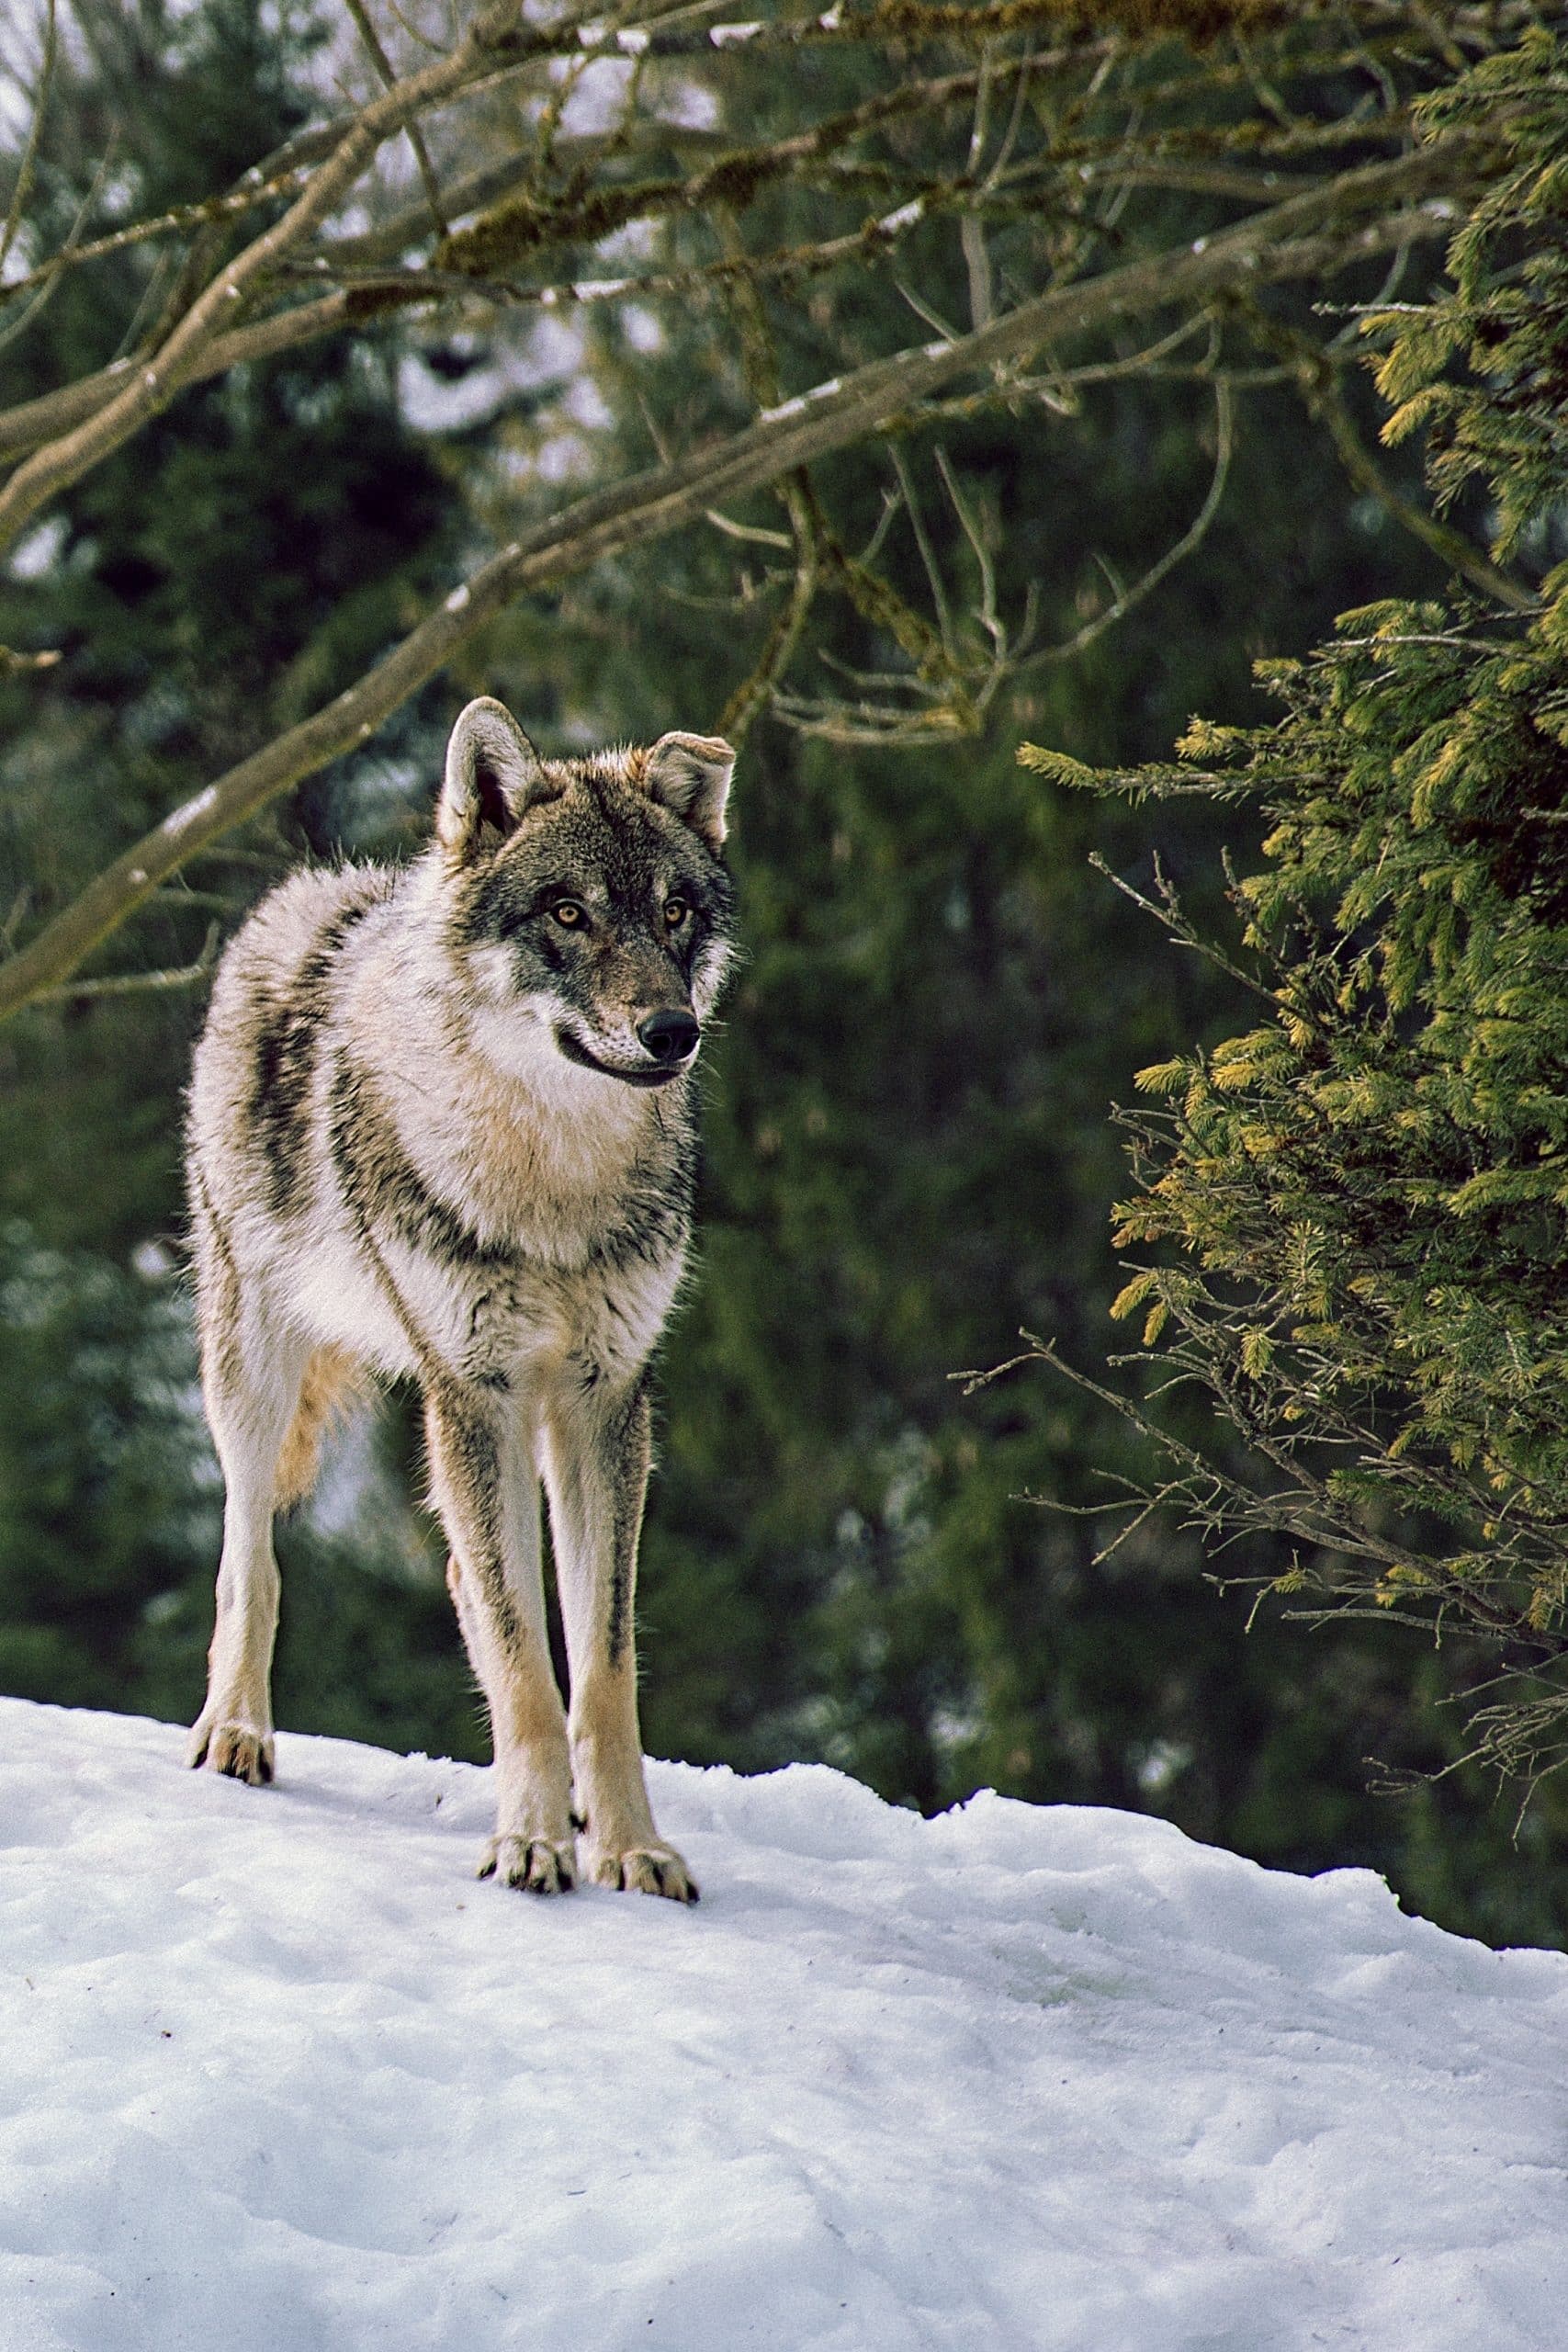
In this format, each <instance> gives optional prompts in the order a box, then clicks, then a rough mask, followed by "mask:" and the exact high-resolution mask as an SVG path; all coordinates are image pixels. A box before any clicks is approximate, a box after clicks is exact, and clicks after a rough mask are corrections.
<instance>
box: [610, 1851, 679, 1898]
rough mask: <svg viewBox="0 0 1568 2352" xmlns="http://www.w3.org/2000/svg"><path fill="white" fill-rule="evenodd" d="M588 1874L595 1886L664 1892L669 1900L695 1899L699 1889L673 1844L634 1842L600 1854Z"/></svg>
mask: <svg viewBox="0 0 1568 2352" xmlns="http://www.w3.org/2000/svg"><path fill="white" fill-rule="evenodd" d="M592 1877H593V1883H594V1884H595V1885H596V1886H618V1887H624V1888H625V1889H626V1892H627V1893H628V1894H667V1895H668V1896H669V1897H670V1899H671V1902H672V1903H695V1902H696V1901H697V1899H698V1897H699V1894H700V1893H701V1889H700V1888H699V1887H698V1885H697V1882H696V1880H695V1879H694V1877H693V1876H692V1873H691V1871H689V1870H688V1869H687V1868H686V1865H685V1863H684V1862H683V1861H682V1859H681V1857H680V1855H679V1854H678V1853H677V1852H676V1851H675V1849H674V1848H673V1846H636V1847H633V1848H631V1849H630V1850H629V1851H627V1852H626V1853H624V1854H601V1855H600V1856H599V1857H598V1858H597V1860H595V1861H594V1863H593V1865H592Z"/></svg>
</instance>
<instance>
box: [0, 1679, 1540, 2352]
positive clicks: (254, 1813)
mask: <svg viewBox="0 0 1568 2352" xmlns="http://www.w3.org/2000/svg"><path fill="white" fill-rule="evenodd" d="M180 1748H181V1735H180V1734H179V1733H178V1732H177V1731H176V1730H175V1729H172V1728H171V1727H169V1726H167V1725H164V1724H153V1723H147V1722H141V1721H133V1720H130V1719H127V1718H122V1717H117V1716H106V1715H89V1714H72V1713H61V1712H57V1711H55V1710H52V1709H48V1708H39V1707H31V1706H27V1705H24V1704H23V1703H21V1702H17V1701H6V1702H0V1776H3V1781H4V1790H5V1796H4V1804H3V1806H0V1837H3V1840H4V1843H3V1846H0V1872H3V1876H0V1885H3V1890H4V1897H5V1958H6V1975H5V1979H4V2001H5V2007H6V2018H5V2033H4V2058H3V2060H0V2072H3V2079H4V2092H3V2098H0V2108H3V2118H0V2346H3V2347H4V2352H186V2347H190V2348H191V2352H197V2347H199V2352H383V2348H384V2352H424V2347H429V2352H502V2347H506V2352H513V2347H527V2352H534V2347H537V2348H538V2352H579V2347H584V2352H586V2347H600V2346H604V2347H612V2346H614V2347H620V2346H628V2347H629V2346H647V2347H649V2352H654V2347H660V2352H733V2348H734V2347H739V2346H752V2345H755V2346H776V2347H780V2352H807V2347H810V2352H816V2347H823V2352H826V2347H829V2346H831V2347H834V2352H881V2348H882V2347H887V2352H894V2348H895V2347H897V2352H902V2347H906V2346H909V2347H913V2346H941V2347H944V2352H945V2348H946V2347H953V2352H990V2348H991V2347H998V2352H1010V2347H1015V2346H1016V2347H1020V2352H1026V2348H1027V2352H1035V2347H1042V2348H1043V2347H1061V2352H1200V2347H1201V2352H1283V2347H1286V2346H1289V2347H1292V2352H1293V2347H1296V2346H1303V2347H1305V2346H1318V2345H1326V2346H1337V2347H1341V2352H1344V2348H1345V2347H1355V2346H1364V2347H1366V2352H1461V2347H1463V2352H1552V2347H1555V2346H1562V2345H1568V2292H1565V2290H1564V2284H1563V2274H1564V2257H1565V2255H1568V2196H1565V2185H1568V2174H1565V2164H1568V1958H1565V1957H1564V1956H1562V1954H1558V1953H1551V1952H1534V1951H1514V1952H1504V1953H1494V1952H1490V1951H1485V1950H1483V1948H1482V1947H1481V1946H1480V1945H1477V1944H1471V1943H1465V1942H1461V1941H1460V1940H1459V1939H1456V1938H1454V1937H1452V1936H1449V1935H1445V1934H1443V1933H1442V1932H1441V1931H1440V1930H1439V1929H1438V1928H1433V1927H1430V1926H1428V1925H1427V1924H1426V1923H1424V1922H1422V1921H1420V1920H1414V1919H1408V1918H1406V1917H1404V1916H1403V1915H1402V1914H1401V1913H1400V1912H1399V1911H1398V1910H1397V1908H1396V1907H1395V1905H1394V1903H1393V1898H1392V1896H1391V1895H1390V1894H1389V1893H1388V1892H1387V1890H1386V1888H1385V1887H1384V1886H1383V1885H1382V1883H1381V1881H1379V1880H1377V1879H1375V1878H1373V1877H1371V1876H1370V1875H1369V1874H1368V1873H1366V1872H1364V1871H1336V1872H1332V1873H1330V1874H1329V1875H1328V1876H1326V1877H1324V1878H1319V1879H1315V1880H1302V1879H1295V1878H1290V1877H1286V1876H1283V1875H1280V1874H1277V1873H1272V1872H1269V1871H1263V1870H1260V1869H1258V1868H1257V1867H1256V1866H1255V1865H1254V1864H1251V1863H1248V1862H1245V1861H1240V1860H1236V1859H1235V1857H1234V1856H1232V1855H1228V1854H1224V1853H1219V1852H1215V1851H1213V1850H1212V1849H1208V1848H1205V1847H1202V1846H1197V1845H1193V1844H1192V1843H1191V1842H1190V1840H1189V1839H1187V1838H1183V1837H1182V1836H1181V1835H1180V1834H1179V1832H1178V1831H1177V1830H1175V1829H1172V1828H1170V1827H1168V1826H1164V1825H1162V1824H1160V1823H1158V1822H1154V1821H1148V1820H1144V1819H1141V1818H1138V1817H1136V1816H1134V1815H1122V1814H1115V1813H1105V1812H1084V1811H1077V1810H1071V1809H1066V1808H1063V1809H1054V1810H1043V1809H1040V1808H1037V1807H1032V1806H1028V1805H1022V1804H1012V1803H1009V1802H1007V1801H1005V1800H1003V1799H1000V1798H998V1797H993V1796H981V1797H977V1798H976V1799H975V1800H974V1802H973V1803H971V1804H968V1805H966V1806H965V1807H964V1808H963V1809H962V1810H961V1811H959V1812H957V1813H953V1814H950V1815H945V1816H944V1817H943V1818H942V1819H941V1820H938V1821H921V1820H919V1819H918V1818H917V1817H916V1816H914V1815H911V1814H908V1813H901V1812H897V1811H895V1810H892V1809H891V1808H889V1807H887V1806H886V1805H884V1804H880V1803H879V1802H878V1800H877V1799H876V1798H874V1796H872V1795H870V1794H869V1793H868V1792H866V1791H865V1790H864V1789H863V1788H860V1787H859V1786H857V1785H856V1784H855V1783H854V1782H853V1781H847V1780H844V1779H842V1778H841V1777H840V1776H839V1775H837V1774H835V1773H832V1772H829V1771H827V1770H822V1769H820V1768H816V1767H806V1766H795V1767H794V1768H792V1769H791V1770H788V1771H784V1772H779V1773H775V1774H773V1775H771V1776H770V1777H768V1778H765V1779H761V1780H741V1779H738V1778H736V1777H735V1776H734V1775H733V1774H731V1773H729V1772H728V1771H724V1770H716V1771H706V1772H704V1771H698V1770H693V1769H690V1768H687V1767H681V1766H673V1765H663V1766H656V1767H655V1768H654V1771H653V1782H654V1795H655V1803H656V1805H657V1807H658V1809H659V1814H660V1821H661V1823H662V1824H663V1826H665V1828H666V1830H667V1832H668V1834H669V1835H671V1837H673V1838H675V1839H676V1840H677V1841H678V1843H679V1844H680V1845H681V1846H682V1848H683V1849H684V1850H685V1852H686V1853H687V1854H688V1856H689V1857H690V1859H691V1860H692V1861H693V1863H694V1866H695V1869H696V1871H697V1874H698V1876H699V1877H700V1879H701V1881H702V1884H703V1890H704V1900H703V1903H702V1905H701V1907H700V1909H697V1910H694V1911H686V1910H683V1909H682V1908H680V1907H678V1906H677V1905H673V1904H670V1903H663V1902H659V1901H655V1900H651V1899H649V1897H646V1896H640V1895H624V1894H609V1893H606V1892H604V1891H602V1890H597V1889H585V1890H582V1891H580V1892H579V1893H577V1894H573V1895H571V1896H570V1897H568V1898H566V1899H565V1900H559V1901H554V1902H548V1901H540V1900H538V1899H537V1898H535V1897H529V1896H525V1895H520V1894H508V1893H506V1892H504V1891H502V1890H501V1889H499V1888H498V1887H496V1886H495V1885H493V1884H486V1885H480V1884H478V1883H475V1882H474V1881H473V1880H472V1879H471V1877H470V1876H469V1872H470V1871H471V1870H472V1868H473V1865H474V1861H475V1859H476V1856H477V1853H478V1849H479V1844H480V1841H481V1838H482V1837H483V1834H484V1831H485V1828H486V1826H487V1812H488V1801H487V1800H488V1792H487V1785H486V1776H485V1775H484V1774H483V1773H481V1772H479V1771H476V1770H473V1769H472V1768H471V1767H467V1766H462V1765H455V1764H448V1763H438V1762H433V1761H431V1760H429V1759H427V1758H424V1757H417V1756H416V1757H411V1758H400V1757H395V1756H389V1755H386V1754H383V1753H381V1752H379V1751H378V1750H375V1749H371V1748H365V1747H347V1746H344V1745H341V1744H339V1743H336V1742H333V1741H328V1740H320V1739H305V1738H290V1737H288V1735H287V1734H286V1735H285V1736H283V1737H282V1739H281V1740H280V1742H279V1756H278V1765H279V1775H280V1778H279V1784H278V1785H277V1786H276V1788H273V1789H268V1790H255V1789H249V1788H244V1787H241V1786H239V1785H237V1784H236V1783H234V1782H231V1781H220V1780H217V1779H214V1778H213V1777H211V1776H210V1775H209V1774H205V1773H202V1774H190V1773H186V1772H184V1771H183V1770H181V1769H180V1765H179V1756H180Z"/></svg>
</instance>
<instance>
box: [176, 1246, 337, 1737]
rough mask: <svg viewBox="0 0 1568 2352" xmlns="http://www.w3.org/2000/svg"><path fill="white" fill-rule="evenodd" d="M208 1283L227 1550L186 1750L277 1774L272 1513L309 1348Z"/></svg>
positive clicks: (206, 1375)
mask: <svg viewBox="0 0 1568 2352" xmlns="http://www.w3.org/2000/svg"><path fill="white" fill-rule="evenodd" d="M218 1305H219V1311H218V1312H216V1313H213V1312H212V1311H211V1309H212V1306H213V1302H212V1301H211V1300H209V1297H208V1295H207V1294H206V1290H205V1288H204V1293H203V1299H202V1306H203V1331H202V1388H203V1392H204V1395H205V1397H206V1402H207V1418H208V1422H209V1426H210V1428H211V1430H212V1442H213V1444H214V1445H215V1447H216V1448H217V1451H218V1459H219V1462H220V1464H221V1465H222V1470H223V1485H224V1503H223V1556H222V1559H221V1562H220V1566H219V1570H218V1608H217V1620H216V1623H215V1625H214V1628H213V1634H212V1646H211V1648H210V1650H209V1652H208V1679H207V1703H206V1705H205V1706H204V1707H203V1708H202V1711H201V1713H200V1714H199V1715H198V1716H197V1721H196V1724H195V1726H194V1728H193V1730H192V1732H191V1736H190V1742H189V1746H188V1747H187V1749H186V1761H187V1763H190V1764H192V1765H197V1764H205V1765H207V1767H208V1768H209V1770H211V1771H214V1772H224V1773H227V1774H228V1775H229V1776H230V1778H231V1779H232V1780H236V1781H253V1782H260V1781H270V1780H271V1779H272V1776H273V1737H272V1689H271V1684H272V1650H273V1643H274V1641H275V1639H276V1634H277V1600H278V1576H277V1561H276V1556H275V1555H274V1553H273V1548H272V1520H273V1508H274V1501H275V1498H276V1490H277V1464H278V1457H279V1455H280V1454H281V1453H282V1451H283V1442H284V1439H285V1438H286V1437H287V1435H288V1429H289V1426H290V1423H291V1422H292V1420H293V1418H294V1412H295V1408H296V1407H297V1406H298V1404H299V1390H300V1385H301V1383H302V1382H303V1379H304V1374H305V1364H306V1360H307V1357H308V1355H309V1352H310V1351H309V1348H308V1346H307V1345H306V1344H305V1343H304V1342H303V1341H301V1340H296V1339H294V1338H293V1337H292V1335H290V1334H288V1333H284V1332H279V1331H276V1330H274V1329H271V1328H270V1327H267V1326H265V1324H264V1322H263V1318H262V1317H260V1316H259V1315H258V1314H254V1313H253V1314H251V1315H250V1316H248V1317H244V1318H242V1317H241V1315H240V1313H239V1311H238V1308H239V1302H238V1299H237V1297H235V1298H233V1299H231V1300H228V1301H226V1302H225V1301H221V1300H220V1302H219V1303H218Z"/></svg>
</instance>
